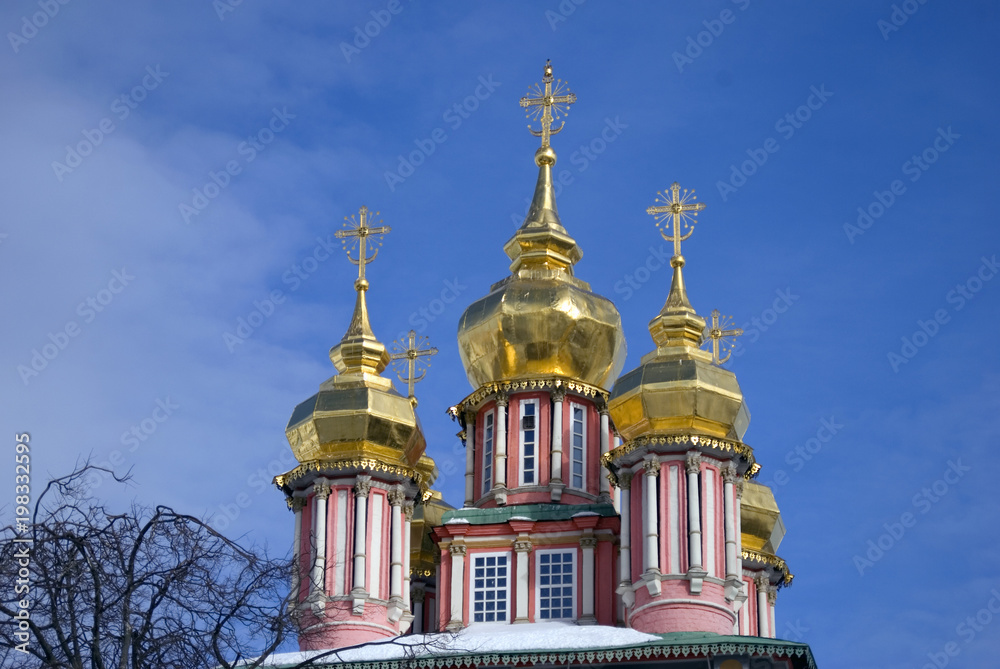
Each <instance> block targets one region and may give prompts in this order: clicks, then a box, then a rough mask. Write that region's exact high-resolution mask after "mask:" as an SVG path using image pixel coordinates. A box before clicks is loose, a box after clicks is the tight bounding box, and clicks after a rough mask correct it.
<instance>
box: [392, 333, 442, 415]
mask: <svg viewBox="0 0 1000 669" xmlns="http://www.w3.org/2000/svg"><path fill="white" fill-rule="evenodd" d="M409 340H410V341H409V346H406V347H405V348H404V346H403V344H401V343H400V342H399V340H398V339H397V340H396V341H394V342H392V348H393V350H394V351H395V353H393V354H392V360H393V362H397V361H403V360H405V361H406V367H405V370H406V377H405V378H404V377H403V373H402V372H401V371H400V370H399V368H398V367H397V369H396V375H397V376H398V377H399V380H400V381H402V382H403V383H405V384H406V385H407V386H408V388H409V398H410V402H412V403H413V406H417V398H416V397H415V396H414V395H413V384H414V383H417V382H418V381H421V380H422V379H423V378H424V377H425V376H426V375H427V368H428V367H430V366H431V361H430V360H422V359H421V358H429V357H430V356H432V355H436V354H437V352H438V350H437V349H436V348H434V347H433V346H428V344H429V343H430V340H429V339H428V338H427V337H424V336H423V335H421V336H420V337H417V333H416V332H414V331H413V330H410V334H409Z"/></svg>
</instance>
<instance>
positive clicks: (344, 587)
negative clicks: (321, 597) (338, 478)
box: [333, 488, 351, 595]
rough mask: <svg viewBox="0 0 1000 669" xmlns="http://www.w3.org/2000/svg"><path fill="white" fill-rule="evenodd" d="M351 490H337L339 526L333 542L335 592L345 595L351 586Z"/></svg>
mask: <svg viewBox="0 0 1000 669" xmlns="http://www.w3.org/2000/svg"><path fill="white" fill-rule="evenodd" d="M348 495H349V491H348V490H345V489H343V488H341V489H338V490H337V521H336V522H337V527H336V534H335V535H334V543H333V594H334V595H343V594H345V593H347V592H348V591H349V590H350V589H351V588H350V586H349V585H348V583H347V499H348Z"/></svg>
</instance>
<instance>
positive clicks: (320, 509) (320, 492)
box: [310, 483, 330, 595]
mask: <svg viewBox="0 0 1000 669" xmlns="http://www.w3.org/2000/svg"><path fill="white" fill-rule="evenodd" d="M313 490H314V491H315V493H316V494H315V495H314V496H313V533H314V534H313V536H315V537H316V555H315V556H314V557H313V564H312V574H311V577H310V580H311V581H312V591H313V592H315V593H317V594H321V595H322V594H326V578H325V577H326V500H327V498H329V497H330V486H328V485H324V484H322V483H317V484H315V485H314V486H313Z"/></svg>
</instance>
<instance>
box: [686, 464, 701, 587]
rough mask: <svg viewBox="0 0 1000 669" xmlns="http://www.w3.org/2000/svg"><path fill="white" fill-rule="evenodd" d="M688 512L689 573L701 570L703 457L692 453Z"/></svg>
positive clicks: (689, 472) (688, 483)
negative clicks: (701, 477) (699, 478)
mask: <svg viewBox="0 0 1000 669" xmlns="http://www.w3.org/2000/svg"><path fill="white" fill-rule="evenodd" d="M686 466H687V493H688V494H687V507H688V508H687V511H688V556H689V559H688V571H692V570H701V569H702V568H703V567H702V560H701V500H700V495H699V494H698V474H699V473H700V472H701V456H700V455H698V454H697V453H692V454H691V455H689V456H688V457H687V462H686Z"/></svg>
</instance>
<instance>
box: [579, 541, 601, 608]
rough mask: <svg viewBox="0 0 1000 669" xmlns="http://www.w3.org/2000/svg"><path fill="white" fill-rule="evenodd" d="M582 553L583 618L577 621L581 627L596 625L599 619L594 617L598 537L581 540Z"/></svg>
mask: <svg viewBox="0 0 1000 669" xmlns="http://www.w3.org/2000/svg"><path fill="white" fill-rule="evenodd" d="M580 548H581V551H580V552H581V553H582V554H583V560H582V562H583V564H582V565H581V568H580V573H581V576H580V580H581V581H582V583H581V585H582V587H581V592H580V596H581V597H582V598H583V599H582V601H581V602H580V604H581V616H580V620H579V621H577V622H578V623H579V624H580V625H596V624H597V618H596V617H595V616H594V583H595V574H594V549H595V548H597V538H596V537H583V538H582V539H580Z"/></svg>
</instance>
